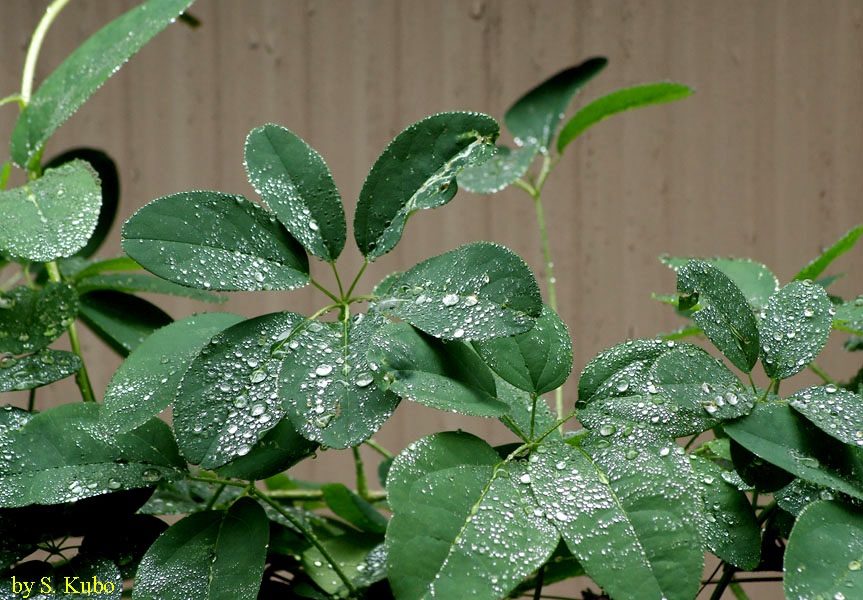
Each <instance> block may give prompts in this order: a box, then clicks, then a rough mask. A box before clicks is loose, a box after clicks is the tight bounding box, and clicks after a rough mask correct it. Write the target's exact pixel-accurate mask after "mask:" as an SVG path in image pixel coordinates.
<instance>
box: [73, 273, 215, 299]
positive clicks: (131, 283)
mask: <svg viewBox="0 0 863 600" xmlns="http://www.w3.org/2000/svg"><path fill="white" fill-rule="evenodd" d="M75 287H76V288H77V290H78V293H79V294H86V293H87V292H93V291H98V290H112V291H115V292H127V293H133V292H143V293H150V294H170V295H171V296H182V297H186V298H193V299H195V300H201V301H203V302H224V301H225V300H227V298H225V297H224V296H216V295H215V294H211V293H210V292H205V291H203V290H196V289H194V288H190V287H186V286H184V285H178V284H176V283H171V282H170V281H166V280H164V279H159V278H157V277H150V276H149V275H142V274H139V273H132V274H128V275H118V274H110V275H93V276H92V277H85V278H83V279H82V278H78V281H77V283H76V284H75Z"/></svg>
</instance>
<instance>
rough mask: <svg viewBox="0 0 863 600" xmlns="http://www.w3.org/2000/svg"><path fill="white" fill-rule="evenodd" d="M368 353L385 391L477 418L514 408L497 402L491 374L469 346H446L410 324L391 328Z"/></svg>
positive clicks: (384, 330) (386, 328)
mask: <svg viewBox="0 0 863 600" xmlns="http://www.w3.org/2000/svg"><path fill="white" fill-rule="evenodd" d="M368 348H369V349H368V354H367V357H368V361H369V366H370V367H371V369H372V372H373V373H374V378H375V382H376V384H377V386H378V387H379V388H380V389H382V390H386V391H388V392H394V393H395V394H398V396H399V397H401V398H407V399H408V400H412V401H413V402H419V403H420V404H424V405H426V406H431V407H432V408H437V409H440V410H451V411H456V412H459V413H462V414H465V415H471V416H476V417H498V416H501V415H503V414H505V413H506V412H507V410H508V409H509V407H508V406H507V405H506V404H505V403H504V402H501V401H500V400H498V399H497V393H496V388H495V383H494V377H493V376H492V373H491V371H490V370H489V368H488V367H486V366H485V364H484V363H483V362H482V360H480V358H479V357H478V356H477V355H476V354H475V353H474V351H473V350H471V349H470V346H467V345H466V344H463V343H461V342H449V343H445V342H442V341H440V340H438V339H435V338H433V337H431V336H428V335H426V334H424V333H422V332H421V331H418V330H417V329H414V328H413V327H411V326H410V325H409V324H407V323H390V324H388V325H385V326H383V327H381V329H380V331H379V332H378V333H377V335H375V337H374V338H373V339H372V341H371V343H370V344H369V346H368Z"/></svg>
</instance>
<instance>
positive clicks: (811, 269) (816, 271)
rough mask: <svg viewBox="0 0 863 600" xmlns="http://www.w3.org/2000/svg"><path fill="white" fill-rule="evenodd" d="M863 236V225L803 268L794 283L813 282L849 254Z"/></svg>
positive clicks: (795, 277)
mask: <svg viewBox="0 0 863 600" xmlns="http://www.w3.org/2000/svg"><path fill="white" fill-rule="evenodd" d="M861 235H863V225H858V226H857V227H855V228H854V229H852V230H851V231H849V232H848V233H846V234H845V235H843V236H842V237H841V238H839V240H838V241H837V242H836V243H835V244H833V245H832V246H831V247H830V248H828V249H827V250H825V251H824V252H822V253H821V255H820V256H819V257H818V258H816V259H814V260H813V261H812V262H810V263H809V264H808V265H806V266H805V267H803V268H802V269H801V270H800V272H799V273H797V275H795V276H794V281H802V280H804V279H812V280H813V281H814V280H815V279H816V278H817V277H818V276H819V275H821V273H823V272H824V269H826V268H827V267H828V266H830V263H832V262H833V261H834V260H836V259H837V258H839V257H840V256H842V255H843V254H845V253H846V252H848V251H849V250H850V249H851V248H853V247H854V244H856V243H857V240H858V239H859V238H860V236H861Z"/></svg>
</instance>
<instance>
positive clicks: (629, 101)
mask: <svg viewBox="0 0 863 600" xmlns="http://www.w3.org/2000/svg"><path fill="white" fill-rule="evenodd" d="M692 93H694V90H693V89H692V88H689V87H687V86H685V85H681V84H679V83H667V82H663V83H648V84H645V85H636V86H633V87H629V88H625V89H622V90H617V91H616V92H612V93H610V94H608V95H607V96H603V97H602V98H599V99H598V100H594V101H593V102H591V103H590V104H588V105H587V106H585V107H584V108H582V109H581V110H580V111H578V113H576V115H575V116H574V117H572V118H571V119H570V120H569V121H568V122H567V124H566V125H564V126H563V130H561V132H560V137H558V138H557V151H558V152H561V153H562V152H563V151H564V149H565V148H566V147H567V146H568V145H569V143H570V142H572V140H574V139H575V138H577V137H578V136H580V135H581V134H582V133H584V131H585V130H586V129H588V128H590V127H592V126H593V125H596V124H597V123H599V122H600V121H602V120H604V119H607V118H608V117H610V116H611V115H616V114H617V113H620V112H623V111H626V110H631V109H633V108H639V107H642V106H650V105H651V104H662V103H664V102H672V101H674V100H680V99H681V98H686V97H687V96H689V95H690V94H692Z"/></svg>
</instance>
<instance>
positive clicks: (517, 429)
mask: <svg viewBox="0 0 863 600" xmlns="http://www.w3.org/2000/svg"><path fill="white" fill-rule="evenodd" d="M500 420H501V421H503V422H504V424H506V425H509V426H510V427H511V428H512V430H513V431H515V434H516V435H517V436H518V437H519V438H520V439H521V440H522V441H523V442H530V441H531V439H530V438H529V437H528V436H527V434H526V433H525V432H523V431H522V430H521V427H519V426H518V424H517V423H516V422H515V421H513V420H512V417H510V416H509V415H504V416H502V417H501V418H500Z"/></svg>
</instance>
